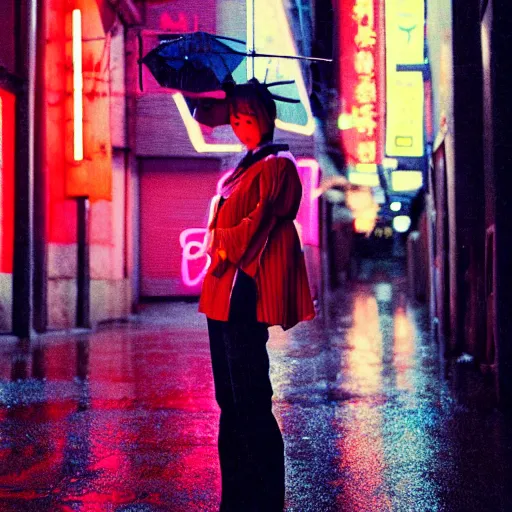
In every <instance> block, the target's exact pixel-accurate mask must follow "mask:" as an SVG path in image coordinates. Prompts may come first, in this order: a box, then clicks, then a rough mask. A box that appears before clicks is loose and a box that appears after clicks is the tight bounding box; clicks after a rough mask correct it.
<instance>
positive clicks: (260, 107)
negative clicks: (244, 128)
mask: <svg viewBox="0 0 512 512" xmlns="http://www.w3.org/2000/svg"><path fill="white" fill-rule="evenodd" d="M229 110H230V113H232V114H235V115H236V114H246V115H253V116H255V117H256V119H257V121H258V125H259V128H260V131H261V141H260V142H270V141H272V139H273V138H274V127H275V121H276V117H277V108H276V102H275V101H274V98H272V95H271V93H270V92H269V91H268V89H267V87H266V86H265V85H264V84H260V83H259V82H258V80H256V79H255V78H253V79H251V80H249V81H248V82H247V83H246V84H241V85H235V86H234V88H233V90H232V91H231V93H230V94H229Z"/></svg>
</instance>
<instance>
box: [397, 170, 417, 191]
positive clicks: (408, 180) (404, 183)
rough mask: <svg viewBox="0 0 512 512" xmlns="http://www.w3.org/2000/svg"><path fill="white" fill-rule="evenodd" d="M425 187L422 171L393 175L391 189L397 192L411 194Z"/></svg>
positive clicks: (398, 172)
mask: <svg viewBox="0 0 512 512" xmlns="http://www.w3.org/2000/svg"><path fill="white" fill-rule="evenodd" d="M422 186H423V173H422V172H421V171H393V172H392V173H391V188H392V189H393V190H394V191H395V192H408V191H409V192H410V191H414V190H418V189H419V188H421V187H422Z"/></svg>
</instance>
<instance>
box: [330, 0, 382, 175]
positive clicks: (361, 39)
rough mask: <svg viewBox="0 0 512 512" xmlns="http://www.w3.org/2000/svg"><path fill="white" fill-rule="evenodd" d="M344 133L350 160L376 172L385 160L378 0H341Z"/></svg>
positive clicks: (364, 168) (360, 166) (342, 127)
mask: <svg viewBox="0 0 512 512" xmlns="http://www.w3.org/2000/svg"><path fill="white" fill-rule="evenodd" d="M339 9H340V17H341V21H340V26H341V27H343V30H341V32H340V53H341V55H340V84H341V91H342V101H341V103H342V112H341V113H340V118H339V122H338V127H339V129H340V130H343V132H342V135H341V137H342V141H343V146H344V147H345V149H346V152H347V160H348V162H349V163H350V164H352V165H356V166H357V168H358V170H360V171H367V172H375V171H376V165H377V164H379V163H381V161H382V141H381V139H382V135H381V128H382V123H381V117H382V111H383V98H382V94H381V90H380V83H381V76H380V73H381V68H382V66H381V60H382V52H381V45H382V41H381V37H380V29H381V24H382V20H381V9H380V7H379V2H378V0H352V2H344V1H343V2H342V1H341V0H339Z"/></svg>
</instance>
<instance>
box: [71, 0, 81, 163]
mask: <svg viewBox="0 0 512 512" xmlns="http://www.w3.org/2000/svg"><path fill="white" fill-rule="evenodd" d="M72 20H73V21H72V23H73V129H74V130H73V157H74V159H75V160H76V161H80V160H83V159H84V133H83V130H84V124H83V123H84V120H83V116H84V113H83V89H84V83H83V77H82V13H81V11H80V9H75V10H74V11H73V18H72Z"/></svg>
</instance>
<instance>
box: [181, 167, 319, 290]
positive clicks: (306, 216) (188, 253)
mask: <svg viewBox="0 0 512 512" xmlns="http://www.w3.org/2000/svg"><path fill="white" fill-rule="evenodd" d="M297 170H298V173H299V177H300V180H301V182H302V188H303V192H302V193H303V196H302V202H301V206H300V209H299V212H298V214H297V219H296V221H295V223H296V226H297V230H298V232H299V236H300V239H301V243H302V245H303V246H304V245H310V246H314V247H319V245H320V239H319V227H318V223H319V218H318V198H315V197H314V195H313V192H314V190H315V189H316V188H317V187H318V186H319V183H320V167H319V165H318V162H317V161H316V160H314V159H312V158H300V159H298V160H297ZM232 172H233V171H232V170H230V171H228V172H226V173H225V174H224V175H223V176H222V177H221V178H220V180H219V182H218V183H217V194H220V191H221V190H222V184H223V183H224V181H225V180H226V179H227V178H228V176H229V175H230V174H231V173H232ZM210 215H211V212H210ZM205 235H206V229H205V228H189V229H185V230H184V231H183V232H182V233H181V235H180V245H181V247H182V257H181V278H182V280H183V283H184V284H185V286H189V287H195V286H199V285H200V284H201V281H202V280H203V278H204V276H205V275H206V272H207V270H208V267H209V266H210V262H211V258H210V257H209V256H208V255H205V256H201V257H199V258H197V256H196V253H197V252H198V251H200V250H201V249H202V247H203V244H204V243H205Z"/></svg>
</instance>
